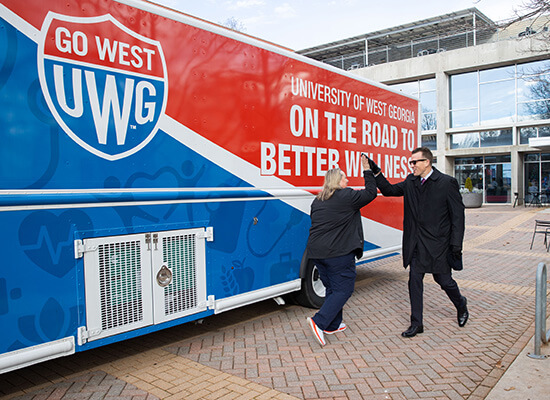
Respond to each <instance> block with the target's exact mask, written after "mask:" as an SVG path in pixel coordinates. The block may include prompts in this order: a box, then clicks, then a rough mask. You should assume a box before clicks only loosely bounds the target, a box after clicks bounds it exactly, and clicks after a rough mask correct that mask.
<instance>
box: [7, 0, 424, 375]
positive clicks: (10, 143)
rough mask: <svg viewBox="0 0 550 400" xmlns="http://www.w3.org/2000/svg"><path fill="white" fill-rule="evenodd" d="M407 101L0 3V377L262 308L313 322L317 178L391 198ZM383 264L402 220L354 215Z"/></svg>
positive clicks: (254, 56)
mask: <svg viewBox="0 0 550 400" xmlns="http://www.w3.org/2000/svg"><path fill="white" fill-rule="evenodd" d="M418 112H419V105H418V101H417V100H416V99H414V98H411V97H408V96H405V95H403V94H400V93H398V92H395V91H392V90H390V89H389V88H387V87H384V86H383V85H380V84H377V83H374V82H369V81H367V80H365V79H363V78H360V77H358V76H354V75H352V74H350V73H348V72H345V71H342V70H338V69H335V68H333V67H330V66H327V65H323V64H321V63H318V62H316V61H313V60H311V59H308V58H305V57H302V56H300V55H297V54H295V53H294V52H291V51H289V50H288V49H284V48H281V47H279V46H276V45H274V44H270V43H268V42H265V41H262V40H259V39H256V38H253V37H250V36H247V35H242V34H239V33H237V32H234V31H231V30H228V29H225V28H223V27H220V26H217V25H215V24H211V23H208V22H206V21H203V20H200V19H196V18H193V17H191V16H188V15H185V14H182V13H179V12H176V11H174V10H170V9H167V8H164V7H161V6H158V5H155V4H152V3H149V2H146V1H138V0H118V1H113V0H87V1H81V0H50V1H43V0H26V1H20V0H3V1H2V4H0V141H1V145H0V249H1V254H2V257H1V261H0V265H1V267H0V326H1V327H2V329H0V373H3V372H7V371H11V370H14V369H17V368H22V367H25V366H28V365H31V364H34V363H37V362H41V361H45V360H48V359H52V358H56V357H60V356H65V355H69V354H72V353H74V352H79V351H84V350H87V349H92V348H95V347H98V346H103V345H106V344H109V343H112V342H116V341H121V340H125V339H128V338H132V337H136V336H139V335H143V334H146V333H149V332H153V331H157V330H160V329H164V328H167V327H171V326H174V325H177V324H182V323H185V322H189V321H193V320H198V319H202V318H205V317H208V316H211V315H213V314H216V313H220V312H223V311H226V310H230V309H233V308H236V307H240V306H244V305H247V304H251V303H253V302H257V301H262V300H265V299H269V298H275V299H281V298H282V296H285V295H286V296H287V297H288V296H291V297H292V298H294V299H295V300H297V301H298V302H300V303H301V304H303V305H305V306H310V307H319V306H320V305H321V304H322V301H323V296H324V288H323V287H322V284H321V283H320V281H319V279H318V276H317V273H316V267H315V265H314V264H313V263H312V262H310V261H309V260H307V258H306V257H304V250H305V244H306V241H307V237H308V230H309V226H310V219H309V215H308V213H309V207H310V204H311V201H312V199H313V196H314V195H315V194H316V193H317V192H318V191H319V189H320V187H321V186H322V183H323V177H324V174H325V173H326V171H327V170H328V169H330V168H333V167H336V166H339V167H340V168H342V170H343V171H344V172H345V173H346V174H347V175H348V177H349V179H350V185H352V186H361V185H362V174H361V167H360V154H361V152H365V153H368V154H369V155H371V156H372V157H373V158H374V159H375V161H377V162H378V164H379V165H380V166H381V167H382V168H383V170H384V172H385V174H386V176H387V177H388V178H390V180H395V181H397V180H401V179H403V178H404V177H405V176H406V175H407V174H408V173H409V172H410V170H409V167H408V164H407V161H408V156H409V154H410V150H412V149H413V148H414V147H416V146H417V145H418V143H419V134H418V119H419V115H418ZM362 218H363V224H364V231H365V257H364V258H363V259H362V260H361V261H360V263H361V262H368V260H369V259H373V258H374V257H381V256H384V255H388V254H394V253H396V252H398V251H399V246H400V243H401V234H402V232H401V226H402V203H401V200H400V199H392V198H382V197H379V198H378V199H376V200H375V201H374V202H373V203H371V204H369V205H368V206H367V207H365V208H364V210H362Z"/></svg>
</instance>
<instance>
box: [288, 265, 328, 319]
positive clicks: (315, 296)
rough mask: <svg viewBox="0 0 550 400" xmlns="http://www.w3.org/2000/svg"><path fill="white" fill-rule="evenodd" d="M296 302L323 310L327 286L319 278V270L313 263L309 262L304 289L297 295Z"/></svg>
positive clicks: (304, 279) (304, 278) (303, 279)
mask: <svg viewBox="0 0 550 400" xmlns="http://www.w3.org/2000/svg"><path fill="white" fill-rule="evenodd" d="M295 301H296V302H297V303H298V304H300V305H301V306H304V307H310V308H321V306H322V305H323V303H324V302H325V286H324V285H323V282H321V278H320V277H319V270H318V269H317V266H316V265H315V264H314V263H313V261H311V260H310V261H308V263H307V267H306V270H305V274H304V277H303V278H302V289H300V291H299V292H298V293H296V296H295Z"/></svg>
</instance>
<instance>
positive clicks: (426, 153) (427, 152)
mask: <svg viewBox="0 0 550 400" xmlns="http://www.w3.org/2000/svg"><path fill="white" fill-rule="evenodd" d="M416 153H422V157H424V158H425V159H426V160H428V161H429V162H430V165H432V161H433V159H434V155H433V154H432V151H431V150H430V149H428V148H427V147H417V148H416V149H414V150H413V151H412V153H411V154H416Z"/></svg>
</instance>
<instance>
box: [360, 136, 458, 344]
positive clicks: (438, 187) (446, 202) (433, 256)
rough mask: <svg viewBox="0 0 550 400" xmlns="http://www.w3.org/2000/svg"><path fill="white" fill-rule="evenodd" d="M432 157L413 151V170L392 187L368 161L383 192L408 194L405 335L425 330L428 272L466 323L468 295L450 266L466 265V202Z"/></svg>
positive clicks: (421, 149)
mask: <svg viewBox="0 0 550 400" xmlns="http://www.w3.org/2000/svg"><path fill="white" fill-rule="evenodd" d="M432 161H433V155H432V152H431V151H430V149H428V148H426V147H419V148H417V149H414V150H413V151H412V155H411V159H410V161H409V164H410V166H411V167H412V170H413V173H412V174H409V175H408V176H407V178H406V179H405V180H404V181H402V182H399V183H396V184H394V185H392V184H391V183H389V182H388V181H387V179H386V178H385V177H384V175H382V174H381V173H379V172H380V168H379V167H378V166H377V165H376V164H375V163H374V162H373V161H372V160H370V159H369V162H370V163H371V169H372V170H373V172H374V173H375V175H376V185H377V186H378V188H379V189H380V192H381V193H382V194H383V195H384V196H403V197H404V217H403V266H404V267H405V268H407V266H410V269H409V297H410V302H411V325H410V327H409V328H408V329H407V330H406V331H405V332H403V333H402V334H401V335H402V336H404V337H413V336H415V335H417V334H418V333H422V332H424V325H423V322H422V314H423V292H424V284H423V279H424V275H425V274H426V273H430V274H433V277H434V280H435V281H436V282H437V283H438V284H439V285H440V286H441V289H443V290H444V291H445V293H447V296H449V299H450V300H451V301H452V303H453V304H454V306H455V307H456V309H457V320H458V325H459V326H460V327H463V326H464V325H466V322H467V321H468V308H467V306H466V297H464V296H462V295H461V294H460V289H459V288H458V285H457V283H456V281H455V280H454V279H453V277H452V273H451V264H453V265H454V267H453V268H455V269H458V268H461V265H462V241H463V239H464V204H463V203H462V197H461V195H460V191H459V187H458V182H457V181H456V179H455V178H453V177H452V176H449V175H445V174H443V173H441V172H440V171H438V170H437V169H436V168H434V167H433V166H432ZM457 265H458V267H457Z"/></svg>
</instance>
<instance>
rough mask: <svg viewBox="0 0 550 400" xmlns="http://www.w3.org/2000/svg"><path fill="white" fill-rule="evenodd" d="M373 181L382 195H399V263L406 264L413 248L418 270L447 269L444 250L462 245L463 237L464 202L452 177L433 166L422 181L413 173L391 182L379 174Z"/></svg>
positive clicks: (436, 271)
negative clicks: (401, 233) (400, 223)
mask: <svg viewBox="0 0 550 400" xmlns="http://www.w3.org/2000/svg"><path fill="white" fill-rule="evenodd" d="M376 185H377V186H378V188H379V189H380V192H381V193H382V194H383V195H384V196H403V200H404V215H403V266H404V267H405V268H407V266H408V265H410V263H411V260H412V257H413V254H414V252H415V251H416V265H417V266H418V268H419V272H425V273H436V274H439V273H449V272H450V271H451V267H450V265H449V264H448V262H447V254H448V252H449V251H450V249H451V246H456V247H459V248H460V249H462V241H463V239H464V204H463V203H462V196H461V195H460V191H459V187H458V182H457V181H456V179H455V178H453V177H452V176H449V175H446V174H443V173H441V172H440V171H438V170H437V169H435V168H433V173H432V175H431V176H430V177H429V178H428V179H427V180H426V182H424V184H423V185H421V184H420V177H417V176H414V175H413V174H410V175H409V176H407V178H406V179H405V180H404V181H402V182H399V183H396V184H394V185H392V184H391V183H389V182H388V181H387V179H386V178H385V177H384V176H383V175H382V174H379V175H378V176H377V177H376Z"/></svg>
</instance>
